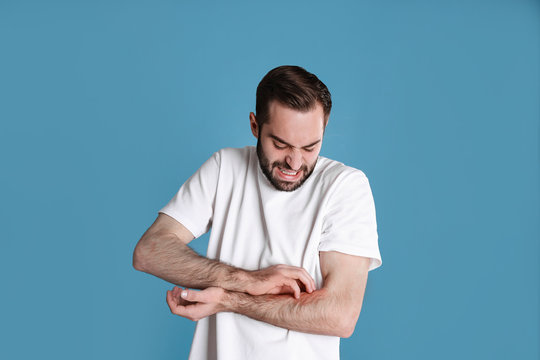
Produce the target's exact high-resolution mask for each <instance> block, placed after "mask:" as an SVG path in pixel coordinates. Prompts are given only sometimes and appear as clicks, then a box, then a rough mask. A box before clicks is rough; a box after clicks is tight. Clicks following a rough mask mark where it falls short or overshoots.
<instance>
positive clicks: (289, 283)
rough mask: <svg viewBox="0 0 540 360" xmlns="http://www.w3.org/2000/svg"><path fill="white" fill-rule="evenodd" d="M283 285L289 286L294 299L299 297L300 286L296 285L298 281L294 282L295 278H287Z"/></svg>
mask: <svg viewBox="0 0 540 360" xmlns="http://www.w3.org/2000/svg"><path fill="white" fill-rule="evenodd" d="M285 285H286V286H288V287H289V288H291V290H292V293H293V295H294V297H295V298H296V299H298V298H299V297H300V287H299V286H298V283H297V282H296V280H294V279H291V278H287V279H286V282H285Z"/></svg>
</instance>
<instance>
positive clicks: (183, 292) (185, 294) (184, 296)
mask: <svg viewBox="0 0 540 360" xmlns="http://www.w3.org/2000/svg"><path fill="white" fill-rule="evenodd" d="M180 296H181V297H183V298H186V297H187V291H186V290H182V293H181V294H180Z"/></svg>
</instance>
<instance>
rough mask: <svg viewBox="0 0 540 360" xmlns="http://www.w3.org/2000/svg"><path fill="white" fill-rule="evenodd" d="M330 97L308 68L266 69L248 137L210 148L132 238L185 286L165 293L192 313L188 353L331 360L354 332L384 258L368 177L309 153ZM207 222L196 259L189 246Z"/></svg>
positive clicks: (145, 262) (144, 258) (179, 310)
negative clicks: (205, 240) (251, 141)
mask: <svg viewBox="0 0 540 360" xmlns="http://www.w3.org/2000/svg"><path fill="white" fill-rule="evenodd" d="M331 106H332V102H331V97H330V93H329V91H328V89H327V87H326V86H325V85H324V84H323V83H322V82H321V81H320V80H319V79H318V78H317V77H316V76H315V75H313V74H311V73H309V72H307V71H306V70H304V69H303V68H300V67H297V66H281V67H278V68H275V69H273V70H271V71H270V72H269V73H268V74H267V75H266V76H265V77H264V78H263V79H262V80H261V82H260V84H259V86H258V87H257V99H256V113H257V114H256V115H255V114H254V113H250V115H249V118H250V126H251V131H252V133H253V135H254V136H255V137H256V138H257V147H256V148H254V147H245V148H243V149H230V148H229V149H222V150H220V151H218V152H217V153H215V154H214V155H213V156H212V157H211V158H210V159H209V160H207V161H206V162H205V163H204V164H203V165H202V166H201V168H200V169H199V170H198V171H197V172H196V173H195V174H194V175H193V176H192V177H191V178H190V179H189V180H188V181H186V183H185V184H184V185H183V186H182V187H181V188H180V190H179V191H178V193H177V194H176V195H175V196H174V197H173V199H171V201H170V202H169V203H168V204H167V205H166V206H165V207H164V208H163V209H161V210H160V211H159V215H158V218H157V219H156V221H155V222H154V224H153V225H152V226H151V227H150V228H149V229H148V230H147V231H146V233H145V234H144V235H143V236H142V238H141V240H140V241H139V243H138V244H137V246H136V248H135V251H134V267H135V268H136V269H137V270H141V271H145V272H148V273H150V274H153V275H155V276H158V277H160V278H162V279H164V280H166V281H169V282H171V283H173V284H177V285H180V286H183V287H185V289H182V288H178V287H174V289H173V290H172V291H168V292H167V303H168V305H169V307H170V309H171V312H172V313H174V314H177V315H180V316H183V317H186V318H188V319H191V320H195V321H198V322H197V327H196V330H195V335H194V339H193V344H192V348H191V352H190V358H191V359H338V358H339V338H340V337H349V336H350V335H351V334H352V333H353V331H354V327H355V324H356V321H357V319H358V316H359V314H360V309H361V306H362V300H363V297H364V290H365V286H366V282H367V275H368V271H369V270H373V269H375V268H377V267H379V266H380V265H381V263H382V262H381V256H380V253H379V248H378V244H377V241H378V240H377V229H376V227H377V226H376V219H375V207H374V203H373V198H372V195H371V190H370V187H369V183H368V180H367V178H366V176H365V175H364V173H363V172H361V171H360V170H357V169H354V168H351V167H348V166H345V165H343V164H341V163H339V162H337V161H333V160H330V159H327V158H324V157H320V156H319V152H320V150H321V146H322V140H323V135H324V130H325V127H326V124H327V123H328V118H329V115H330V109H331ZM210 228H212V232H211V235H210V240H209V244H208V252H207V258H205V257H202V256H199V255H198V254H196V253H195V252H193V251H192V250H191V249H190V248H189V247H188V245H187V244H188V243H189V242H190V241H191V240H192V239H194V238H196V237H199V236H200V235H202V234H204V233H205V232H207V231H208V230H209V229H210ZM190 288H192V289H193V288H195V289H202V291H195V290H191V289H190Z"/></svg>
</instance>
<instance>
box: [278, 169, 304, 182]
mask: <svg viewBox="0 0 540 360" xmlns="http://www.w3.org/2000/svg"><path fill="white" fill-rule="evenodd" d="M276 169H277V174H278V176H279V177H280V178H281V179H282V180H284V181H296V180H298V179H299V178H300V175H301V174H302V170H298V171H294V170H290V169H283V168H280V167H276Z"/></svg>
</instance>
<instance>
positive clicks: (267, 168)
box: [257, 139, 317, 191]
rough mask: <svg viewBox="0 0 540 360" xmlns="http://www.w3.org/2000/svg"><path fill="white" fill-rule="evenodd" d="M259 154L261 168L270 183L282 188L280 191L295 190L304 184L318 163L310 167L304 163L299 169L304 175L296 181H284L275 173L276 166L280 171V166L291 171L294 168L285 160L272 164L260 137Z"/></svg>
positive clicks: (258, 142)
mask: <svg viewBox="0 0 540 360" xmlns="http://www.w3.org/2000/svg"><path fill="white" fill-rule="evenodd" d="M257 156H258V157H259V165H260V166H261V170H262V172H263V174H264V176H266V178H267V179H268V181H270V183H271V184H272V185H273V186H274V187H275V188H276V189H277V190H280V191H294V190H296V189H298V188H299V187H300V186H302V185H303V184H304V182H305V181H306V180H307V178H308V177H309V176H310V175H311V174H312V173H313V170H315V165H316V164H317V161H315V162H314V163H313V165H312V166H311V167H309V168H308V166H307V165H306V164H304V165H302V167H300V169H298V171H302V174H303V175H302V177H301V178H300V179H298V180H296V181H294V182H291V181H284V180H281V179H278V178H276V177H275V176H274V175H273V170H274V168H278V171H279V168H282V169H284V170H291V171H294V170H293V169H291V167H290V166H289V165H287V163H285V162H280V161H274V162H273V163H272V164H270V161H269V160H268V158H267V157H266V154H265V153H264V151H263V149H262V146H261V142H260V141H259V139H257Z"/></svg>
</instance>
